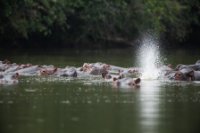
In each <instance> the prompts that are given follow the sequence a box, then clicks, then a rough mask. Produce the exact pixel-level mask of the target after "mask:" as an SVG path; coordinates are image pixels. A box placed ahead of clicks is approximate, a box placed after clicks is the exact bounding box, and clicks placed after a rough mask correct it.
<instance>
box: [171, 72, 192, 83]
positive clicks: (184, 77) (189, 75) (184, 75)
mask: <svg viewBox="0 0 200 133" xmlns="http://www.w3.org/2000/svg"><path fill="white" fill-rule="evenodd" d="M174 79H175V80H180V81H181V80H182V81H192V80H194V71H191V72H189V73H182V72H180V71H178V72H176V73H175V75H174Z"/></svg>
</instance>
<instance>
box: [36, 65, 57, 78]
mask: <svg viewBox="0 0 200 133" xmlns="http://www.w3.org/2000/svg"><path fill="white" fill-rule="evenodd" d="M56 71H57V68H56V67H45V68H41V69H40V72H39V75H42V76H48V75H53V74H54V73H55V72H56Z"/></svg>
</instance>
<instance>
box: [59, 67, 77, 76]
mask: <svg viewBox="0 0 200 133" xmlns="http://www.w3.org/2000/svg"><path fill="white" fill-rule="evenodd" d="M55 75H56V76H58V77H77V75H78V74H77V70H76V69H75V68H73V67H72V68H68V67H66V68H65V69H57V72H56V73H55Z"/></svg>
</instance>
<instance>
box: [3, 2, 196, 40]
mask: <svg viewBox="0 0 200 133" xmlns="http://www.w3.org/2000/svg"><path fill="white" fill-rule="evenodd" d="M199 16H200V2H199V1H198V0H20V1H16V0H1V1H0V39H1V40H3V39H13V40H16V39H18V38H26V39H29V38H31V37H32V36H33V35H40V36H42V37H45V36H51V35H56V37H60V38H65V41H71V40H74V41H78V42H83V41H86V40H92V41H98V40H117V39H118V40H120V39H121V40H131V39H132V38H134V37H135V36H136V35H138V34H139V33H141V32H144V31H146V30H149V29H150V30H153V31H155V32H156V33H158V34H160V35H164V36H167V37H168V38H172V39H176V40H184V39H185V38H186V36H187V35H188V34H191V33H192V31H193V30H194V27H200V17H199Z"/></svg>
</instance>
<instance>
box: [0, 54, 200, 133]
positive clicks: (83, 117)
mask: <svg viewBox="0 0 200 133" xmlns="http://www.w3.org/2000/svg"><path fill="white" fill-rule="evenodd" d="M124 53H125V54H123V52H122V51H121V54H120V53H118V52H116V53H114V54H111V56H110V57H109V56H108V55H109V54H108V53H107V54H102V53H101V55H104V56H103V57H102V56H101V57H99V58H100V59H99V60H98V57H97V56H100V54H92V55H93V56H94V55H96V57H94V58H95V60H94V59H93V58H92V55H91V54H82V55H84V56H83V59H82V60H81V62H79V61H80V58H78V59H77V58H76V57H75V56H76V54H75V56H72V57H71V58H70V56H69V55H68V56H67V57H65V56H66V54H63V55H64V56H62V55H60V56H59V55H57V56H56V57H54V58H52V59H51V60H50V59H46V57H45V56H43V55H41V56H36V55H35V56H34V55H32V56H30V57H29V56H24V55H19V56H13V61H15V62H17V61H19V62H27V61H28V60H29V61H33V60H34V61H35V62H33V63H35V64H37V63H40V64H41V63H43V62H45V63H47V64H54V63H55V65H58V66H65V65H72V64H76V65H78V66H80V65H79V64H82V62H85V61H88V62H97V61H101V62H110V63H111V64H115V65H119V66H131V65H132V64H134V63H133V62H132V60H133V57H132V55H134V54H132V55H130V54H129V53H128V54H127V51H126V52H124ZM72 55H73V54H72ZM105 55H106V56H108V60H107V59H106V58H105V57H106V56H105ZM168 55H169V56H171V57H170V58H168V60H169V61H172V62H173V58H176V59H177V58H180V59H182V57H183V56H184V57H186V56H187V58H185V59H188V60H187V61H185V62H188V63H193V62H194V61H193V60H194V58H195V60H196V58H197V57H198V56H199V57H200V55H198V54H193V55H192V54H187V53H185V55H181V56H178V57H175V56H177V55H175V56H173V53H171V54H168ZM130 56H131V57H130ZM169 56H168V57H169ZM21 57H23V58H21ZM50 57H53V56H51V55H50ZM118 57H119V58H118ZM41 58H42V60H40V59H41ZM59 58H60V60H58V62H57V59H59ZM112 58H113V59H112ZM44 59H46V60H45V61H43V60H44ZM123 59H124V60H123ZM189 59H191V60H189ZM111 60H112V61H111ZM64 61H65V63H63V64H62V62H64ZM56 62H57V63H56ZM185 62H183V63H185ZM68 63H69V64H68ZM59 64H60V65H59ZM120 64H122V65H120ZM199 87H200V84H199V82H169V81H157V80H143V81H142V83H141V87H140V88H118V89H117V88H113V87H112V86H111V85H110V84H108V83H106V82H103V81H101V80H100V79H99V78H98V77H95V79H94V80H93V82H88V80H83V79H75V80H73V79H64V78H63V79H59V80H57V79H55V78H48V79H46V78H33V79H28V78H23V79H22V80H21V81H20V83H19V84H18V85H15V86H0V132H1V133H25V132H26V133H44V132H48V133H55V132H60V133H66V132H69V133H80V132H85V133H133V132H136V133H146V132H152V133H177V132H181V133H188V132H191V133H195V132H200V128H199V122H200V115H199V112H200V89H199Z"/></svg>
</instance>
